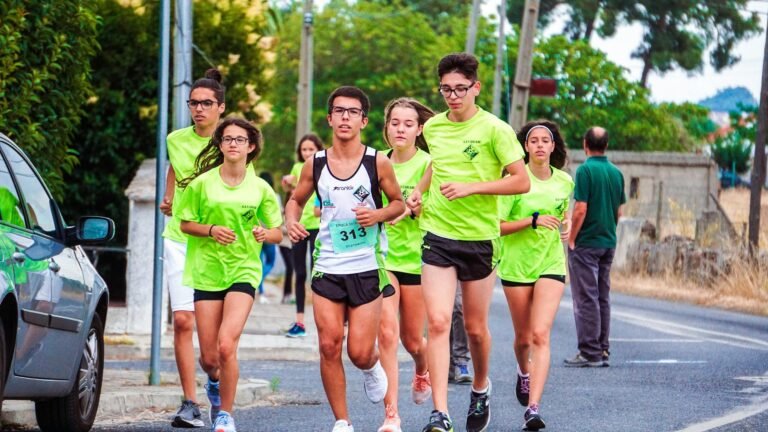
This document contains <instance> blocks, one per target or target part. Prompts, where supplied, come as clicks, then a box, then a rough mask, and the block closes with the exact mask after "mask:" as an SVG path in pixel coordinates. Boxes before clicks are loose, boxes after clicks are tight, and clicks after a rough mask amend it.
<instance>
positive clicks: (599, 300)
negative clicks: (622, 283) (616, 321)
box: [568, 246, 615, 361]
mask: <svg viewBox="0 0 768 432" xmlns="http://www.w3.org/2000/svg"><path fill="white" fill-rule="evenodd" d="M614 252H615V249H599V248H588V247H581V246H576V248H575V249H573V250H571V251H569V252H568V269H569V272H570V279H571V297H572V298H573V316H574V318H575V319H576V336H577V338H578V340H579V352H581V355H582V356H583V357H584V358H586V359H588V360H590V361H600V360H601V356H602V352H603V350H606V351H608V349H609V345H608V335H609V333H610V329H611V299H610V291H611V278H610V273H611V263H613V254H614Z"/></svg>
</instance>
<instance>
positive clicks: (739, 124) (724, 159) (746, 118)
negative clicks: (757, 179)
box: [710, 105, 757, 174]
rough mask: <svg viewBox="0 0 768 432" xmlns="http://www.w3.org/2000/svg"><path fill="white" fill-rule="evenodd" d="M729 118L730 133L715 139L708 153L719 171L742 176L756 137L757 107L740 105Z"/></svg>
mask: <svg viewBox="0 0 768 432" xmlns="http://www.w3.org/2000/svg"><path fill="white" fill-rule="evenodd" d="M729 116H730V120H731V125H730V126H731V130H730V132H729V133H728V134H727V135H725V136H723V137H718V138H717V139H715V142H714V143H713V144H712V146H711V147H710V151H711V152H712V158H713V159H715V162H716V163H717V165H718V166H719V167H720V168H721V169H723V170H726V171H735V172H736V173H737V174H743V173H745V172H747V170H749V166H750V160H751V158H752V149H753V147H754V143H755V139H756V136H757V107H755V106H749V107H746V106H744V105H740V106H739V110H738V111H732V112H731V113H730V115H729Z"/></svg>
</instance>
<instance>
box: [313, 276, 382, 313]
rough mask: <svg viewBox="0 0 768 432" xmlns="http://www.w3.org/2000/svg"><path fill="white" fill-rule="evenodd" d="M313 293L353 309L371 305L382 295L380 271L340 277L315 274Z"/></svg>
mask: <svg viewBox="0 0 768 432" xmlns="http://www.w3.org/2000/svg"><path fill="white" fill-rule="evenodd" d="M312 291H313V292H314V293H315V294H317V295H319V296H321V297H324V298H327V299H328V300H332V301H335V302H345V303H347V304H348V305H349V306H352V307H355V306H360V305H364V304H366V303H370V302H372V301H374V300H376V299H377V298H378V297H379V296H381V295H382V291H381V289H380V287H379V271H378V270H370V271H366V272H362V273H355V274H340V275H336V274H330V273H320V272H314V273H313V274H312ZM392 293H394V291H392Z"/></svg>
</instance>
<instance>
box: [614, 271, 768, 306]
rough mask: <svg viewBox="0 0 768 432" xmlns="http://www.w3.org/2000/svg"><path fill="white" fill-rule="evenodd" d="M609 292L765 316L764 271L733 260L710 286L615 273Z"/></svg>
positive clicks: (767, 287)
mask: <svg viewBox="0 0 768 432" xmlns="http://www.w3.org/2000/svg"><path fill="white" fill-rule="evenodd" d="M611 287H612V289H614V290H616V291H618V292H621V293H626V294H633V295H638V296H642V297H653V298H659V299H663V300H671V301H680V302H685V303H691V304H695V305H700V306H707V307H716V308H721V309H727V310H733V311H737V312H745V313H750V314H754V315H763V316H768V268H766V266H765V265H764V263H763V265H757V266H752V265H750V264H749V263H748V262H747V261H745V260H734V261H733V263H732V265H731V268H730V269H729V271H728V272H727V273H723V274H721V275H720V276H719V277H718V278H717V279H716V280H715V281H714V282H713V283H712V284H711V285H709V286H707V285H702V284H698V283H694V282H692V281H688V280H684V279H682V278H681V277H679V276H677V275H672V274H669V275H666V276H662V277H651V276H647V275H640V274H636V273H633V274H629V273H623V272H615V273H613V274H612V275H611Z"/></svg>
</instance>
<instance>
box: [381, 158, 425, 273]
mask: <svg viewBox="0 0 768 432" xmlns="http://www.w3.org/2000/svg"><path fill="white" fill-rule="evenodd" d="M428 166H429V154H427V152H425V151H423V150H417V151H416V154H415V155H413V157H412V158H411V159H410V160H408V161H407V162H404V163H393V164H392V167H393V168H394V170H395V177H396V178H397V183H399V184H400V191H401V192H402V194H403V199H404V200H405V199H408V196H409V195H410V194H411V192H413V189H414V188H415V187H416V185H417V184H418V183H419V180H421V178H422V177H423V176H424V171H426V170H427V167H428ZM383 199H384V201H385V202H386V201H387V199H386V195H385V196H384V197H383ZM384 226H385V230H386V232H387V244H388V248H387V260H386V262H385V268H386V269H387V270H390V271H398V272H403V273H409V274H421V243H422V239H423V238H424V231H422V230H421V228H419V222H418V220H416V219H412V218H410V217H405V218H403V219H401V220H400V221H399V222H398V223H396V224H395V225H390V224H389V223H388V222H386V223H384Z"/></svg>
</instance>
